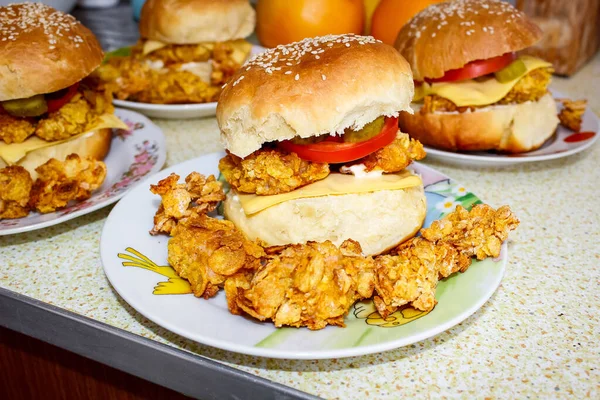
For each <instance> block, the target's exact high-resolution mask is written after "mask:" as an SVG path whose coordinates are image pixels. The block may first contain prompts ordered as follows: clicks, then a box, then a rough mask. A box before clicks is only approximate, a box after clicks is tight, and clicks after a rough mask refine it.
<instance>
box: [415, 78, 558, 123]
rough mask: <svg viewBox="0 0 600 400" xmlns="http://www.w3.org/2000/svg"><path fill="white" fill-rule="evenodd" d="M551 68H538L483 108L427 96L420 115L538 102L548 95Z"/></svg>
mask: <svg viewBox="0 0 600 400" xmlns="http://www.w3.org/2000/svg"><path fill="white" fill-rule="evenodd" d="M552 72H553V70H552V68H538V69H534V70H533V71H531V72H529V73H528V74H527V75H525V76H523V77H522V78H521V79H520V80H519V81H518V82H517V84H516V85H515V86H514V87H513V88H512V89H511V90H510V92H508V93H507V94H506V96H504V97H503V98H502V99H500V100H499V101H498V102H496V103H493V104H486V105H484V106H464V107H458V106H457V105H456V104H454V103H453V102H452V101H450V100H448V99H445V98H443V97H440V96H437V95H428V96H425V97H424V98H423V107H421V110H420V113H422V114H428V113H434V112H436V111H437V112H460V113H463V112H467V111H475V110H476V109H478V108H484V107H490V106H494V105H502V104H520V103H525V102H528V101H538V100H539V99H541V98H542V97H543V96H544V95H545V94H546V93H548V85H549V84H550V79H551V78H552Z"/></svg>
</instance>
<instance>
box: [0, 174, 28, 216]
mask: <svg viewBox="0 0 600 400" xmlns="http://www.w3.org/2000/svg"><path fill="white" fill-rule="evenodd" d="M32 185H33V181H32V179H31V175H29V172H27V170H26V169H25V168H23V167H21V166H9V167H5V168H2V169H0V219H3V218H21V217H25V216H27V214H29V207H28V202H29V194H30V192H31V186H32Z"/></svg>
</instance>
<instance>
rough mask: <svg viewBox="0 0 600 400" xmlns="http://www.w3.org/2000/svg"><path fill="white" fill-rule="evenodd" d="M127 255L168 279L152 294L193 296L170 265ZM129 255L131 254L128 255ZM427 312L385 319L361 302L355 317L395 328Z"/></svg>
mask: <svg viewBox="0 0 600 400" xmlns="http://www.w3.org/2000/svg"><path fill="white" fill-rule="evenodd" d="M125 252H126V253H118V257H119V258H120V259H122V260H125V261H123V262H122V264H123V266H124V267H137V268H142V269H145V270H148V271H152V272H156V273H157V274H159V275H162V276H164V277H166V278H169V279H168V280H167V281H164V282H158V283H157V284H156V286H154V291H153V292H152V294H156V295H163V294H191V293H192V288H191V287H190V284H189V282H188V281H187V280H185V279H183V278H180V277H179V276H178V275H177V273H176V272H175V270H174V269H173V267H171V266H170V265H157V264H156V263H155V262H154V261H152V260H150V259H149V258H148V257H146V256H145V255H143V254H142V253H140V252H139V251H137V250H135V249H134V248H131V247H127V248H126V249H125ZM127 253H129V254H127ZM427 314H428V312H426V311H419V310H416V309H414V308H412V307H404V308H402V309H400V310H398V311H396V312H395V313H393V314H391V315H389V316H388V317H387V318H385V319H383V318H381V316H380V315H379V313H378V312H377V310H376V309H375V306H374V305H373V302H372V301H370V300H369V301H360V302H358V303H356V304H355V305H354V316H355V317H356V318H357V319H364V320H365V322H366V323H367V325H374V326H379V327H382V328H394V327H397V326H401V325H404V324H407V323H409V322H411V321H414V320H415V319H417V318H421V317H423V316H425V315H427Z"/></svg>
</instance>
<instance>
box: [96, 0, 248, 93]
mask: <svg viewBox="0 0 600 400" xmlns="http://www.w3.org/2000/svg"><path fill="white" fill-rule="evenodd" d="M254 25H255V12H254V9H253V8H252V6H251V5H250V3H249V2H248V0H148V1H146V2H145V3H144V6H143V7H142V11H141V16H140V25H139V29H140V36H141V39H140V41H139V42H138V43H137V44H136V45H134V46H133V47H132V48H131V54H129V55H126V56H117V57H110V58H109V59H108V61H107V63H106V64H105V65H104V66H103V67H102V68H100V69H99V71H98V74H99V76H100V78H101V79H102V80H103V81H105V82H106V83H107V87H108V88H110V89H111V90H112V91H113V92H114V93H115V95H116V97H117V98H119V99H123V100H125V99H126V100H131V101H138V102H143V103H157V104H185V103H204V102H212V101H216V99H217V98H218V95H219V93H220V91H221V86H222V85H223V84H224V83H225V82H227V81H228V80H229V78H230V77H231V76H232V75H233V73H234V72H235V71H236V70H237V69H238V68H239V67H240V66H241V64H243V63H244V61H246V59H247V58H248V56H249V54H250V51H251V49H252V45H251V44H250V43H249V42H247V41H246V40H244V38H245V37H247V36H249V35H250V34H251V33H252V31H253V30H254Z"/></svg>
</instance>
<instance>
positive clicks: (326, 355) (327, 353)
mask: <svg viewBox="0 0 600 400" xmlns="http://www.w3.org/2000/svg"><path fill="white" fill-rule="evenodd" d="M224 154H225V153H224V152H212V153H207V154H204V155H201V156H199V157H195V158H193V159H190V160H186V161H184V162H181V163H179V164H176V165H173V166H170V167H168V168H165V169H163V170H161V171H158V172H157V173H155V174H153V175H152V176H149V177H147V178H146V179H144V180H143V181H142V182H140V184H139V185H141V184H143V183H147V182H149V181H150V180H157V179H162V178H163V177H164V176H167V175H168V174H170V173H171V172H173V170H174V169H185V168H187V167H188V166H191V165H194V164H197V163H199V160H200V159H202V158H208V157H215V158H216V157H221V156H222V155H224ZM418 164H419V166H420V167H422V168H425V169H429V170H433V171H435V172H436V173H439V174H441V175H443V176H445V177H447V178H449V179H452V178H451V177H449V176H448V175H446V174H444V173H443V172H441V171H438V170H437V169H435V168H432V167H430V166H428V165H425V164H423V163H418ZM138 190H142V189H139V188H138ZM130 193H131V192H128V194H130ZM478 197H479V196H478ZM480 199H481V198H480ZM125 204H126V203H125V202H119V203H117V205H116V206H115V207H114V208H113V209H112V210H111V212H110V214H109V215H108V217H107V218H106V221H105V223H104V226H103V228H102V233H101V237H100V258H101V262H102V269H103V271H104V273H105V275H106V277H107V279H108V281H109V282H110V284H111V286H112V287H113V289H114V290H115V291H116V292H117V293H118V295H119V296H120V297H121V298H122V299H123V300H125V302H126V303H127V304H128V305H129V306H131V307H132V308H133V309H134V310H135V311H136V312H138V313H140V314H141V315H142V316H144V317H145V318H146V319H148V320H150V321H152V322H153V323H155V324H157V325H158V326H160V327H162V328H164V329H166V330H168V331H170V332H173V333H175V334H177V335H179V336H182V337H184V338H186V339H188V340H192V341H194V342H197V343H200V344H203V345H207V346H211V347H214V348H217V349H221V350H226V351H232V352H235V353H239V354H246V355H250V356H258V357H266V358H276V359H295V360H317V359H333V358H346V357H354V356H361V355H367V354H373V353H380V352H383V351H388V350H393V349H397V348H400V347H404V346H407V345H410V344H412V343H416V342H419V341H422V340H425V339H427V338H430V337H433V336H436V335H438V334H440V333H442V332H445V331H447V330H448V329H450V328H451V327H453V326H456V325H458V324H459V323H461V322H462V321H464V320H466V319H467V318H469V317H470V316H471V315H473V314H474V313H475V312H476V311H477V310H479V309H480V308H481V307H482V306H483V305H484V304H485V303H486V302H487V301H488V300H489V299H490V298H491V296H492V295H493V294H494V293H495V292H496V291H497V290H498V287H499V286H500V284H501V282H502V279H503V278H504V275H505V273H506V266H507V264H508V245H507V242H506V241H505V242H504V243H503V244H502V250H501V254H502V255H503V257H502V258H501V260H500V261H501V263H497V264H496V266H497V267H499V268H500V271H499V273H498V274H497V278H496V279H495V280H494V281H493V282H492V284H491V286H490V288H489V289H488V291H487V292H486V294H485V295H484V296H482V297H481V298H479V299H478V301H476V302H474V303H473V304H472V305H470V306H469V307H468V308H466V309H465V310H464V311H463V312H461V313H460V314H459V315H457V316H456V317H454V318H452V319H451V320H449V321H447V322H445V323H443V324H440V325H436V326H435V327H433V328H430V329H428V330H426V331H424V332H422V333H420V334H416V335H411V336H409V337H408V338H400V339H396V340H390V341H387V342H384V343H377V344H371V345H366V346H359V347H350V348H344V349H331V350H323V351H318V352H315V351H314V350H312V351H298V350H282V349H275V348H264V347H257V346H250V345H238V344H236V343H232V342H231V341H222V340H219V339H213V338H211V337H207V336H201V337H200V338H198V336H197V335H193V334H190V332H189V331H186V330H185V329H180V328H179V327H178V326H177V325H172V324H171V323H169V322H167V321H165V320H164V319H163V318H162V317H160V316H156V315H154V314H151V313H147V312H146V311H145V310H144V307H138V304H137V302H136V300H135V299H132V298H131V297H130V296H129V294H127V293H125V292H124V291H122V290H120V289H121V288H120V287H119V285H115V280H116V278H115V277H114V276H113V275H112V273H111V270H110V268H109V267H107V265H109V264H111V263H114V260H113V258H114V254H113V251H112V249H109V248H108V247H109V246H108V244H107V243H108V242H109V241H108V240H107V239H105V238H106V237H108V236H109V233H108V231H109V229H111V228H112V225H113V223H114V222H113V219H116V218H117V216H116V215H117V213H119V212H120V210H121V208H123V207H125V206H126V205H125ZM190 295H191V294H190ZM132 300H133V301H132ZM198 300H199V301H200V299H198ZM340 329H343V328H340Z"/></svg>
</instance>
